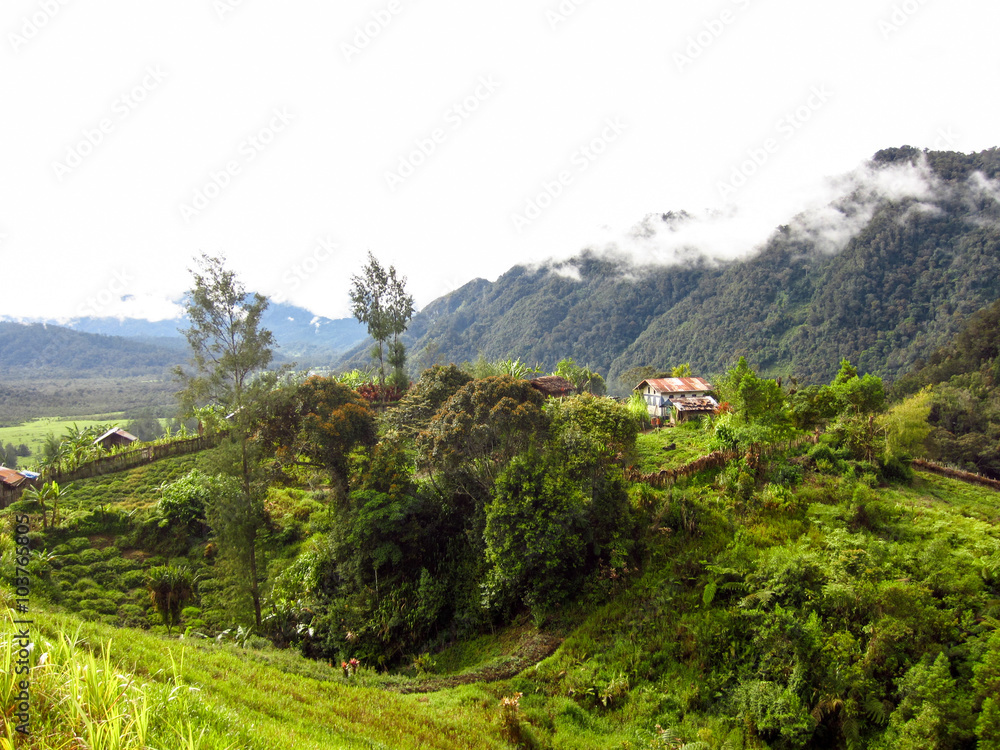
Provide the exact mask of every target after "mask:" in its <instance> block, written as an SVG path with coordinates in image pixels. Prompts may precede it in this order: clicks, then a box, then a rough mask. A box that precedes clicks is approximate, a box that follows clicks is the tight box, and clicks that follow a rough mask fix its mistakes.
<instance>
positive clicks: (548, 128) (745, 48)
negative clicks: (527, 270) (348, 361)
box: [0, 0, 1000, 320]
mask: <svg viewBox="0 0 1000 750" xmlns="http://www.w3.org/2000/svg"><path fill="white" fill-rule="evenodd" d="M998 22H1000V4H998V3H996V2H995V0H989V1H986V0H949V2H947V3H946V2H944V0H905V2H900V1H898V0H840V1H839V2H837V3H817V2H803V0H796V1H795V2H793V1H792V0H719V1H717V2H705V1H704V0H700V1H698V2H695V1H694V0H632V1H631V2H629V1H625V2H621V1H619V2H611V0H507V1H506V2H504V3H479V2H470V1H469V0H464V2H459V1H458V0H375V1H374V2H367V1H366V2H361V1H354V0H342V1H341V2H336V3H331V2H320V1H319V0H300V1H299V2H282V3H279V2H276V1H275V0H173V1H172V2H170V3H159V2H148V1H147V2H138V1H137V0H102V2H90V3H85V2H81V1H80V0H5V2H4V3H3V6H2V8H0V32H2V36H0V101H2V102H3V105H4V114H3V116H2V117H0V175H2V177H0V261H2V267H3V269H4V271H5V274H4V276H5V282H6V283H4V284H3V288H2V291H0V316H8V317H13V318H37V317H41V318H49V319H68V318H71V317H77V316H84V315H89V316H99V317H104V316H127V317H146V318H150V319H154V320H155V319H164V318H171V317H175V316H177V315H179V314H180V313H181V308H180V306H179V304H178V301H179V300H180V299H181V295H182V294H183V292H184V291H185V290H186V289H187V288H189V287H190V285H191V274H190V269H191V268H192V267H193V266H194V259H195V258H196V257H197V256H198V255H199V254H201V253H207V254H210V255H219V254H221V255H224V256H225V257H226V259H227V264H228V266H229V267H231V268H232V269H233V270H235V271H236V272H237V274H238V275H239V277H240V279H241V280H242V281H243V283H244V284H245V285H246V286H247V287H248V288H249V289H253V290H258V291H260V292H261V293H263V294H266V295H268V296H269V297H271V298H272V299H275V300H278V301H287V302H291V303H293V304H297V305H301V306H303V307H306V308H308V309H310V310H312V311H313V312H314V313H317V314H320V315H324V316H328V317H333V318H337V317H348V316H349V315H350V310H349V304H350V303H349V298H348V290H349V287H350V278H351V276H352V275H353V274H357V273H359V272H360V271H361V268H362V266H363V265H364V263H365V259H366V254H367V253H368V252H371V253H372V254H373V255H374V256H375V257H376V258H378V259H379V261H380V262H382V263H383V264H385V265H389V264H391V265H394V266H395V267H396V269H397V272H398V273H399V274H401V275H403V276H406V277H407V279H408V289H409V290H410V292H411V293H412V294H413V295H414V296H415V298H416V302H417V305H418V307H420V306H423V305H426V304H427V303H428V302H430V301H432V300H434V299H435V298H437V297H439V296H441V295H443V294H446V293H448V292H450V291H453V290H454V289H456V288H458V287H460V286H461V285H462V284H464V283H466V282H467V281H469V280H471V279H473V278H477V277H482V278H487V279H495V278H496V277H497V276H498V275H500V274H502V273H503V272H504V271H506V270H507V269H508V268H510V267H511V266H512V265H514V264H516V263H534V262H540V261H543V260H545V259H547V258H566V257H570V256H572V255H573V254H575V253H578V252H579V251H580V250H581V249H583V248H585V247H598V248H600V247H607V246H609V245H611V244H617V245H618V246H622V247H630V246H628V243H627V241H626V240H625V239H624V238H626V237H628V236H629V234H630V232H631V230H632V229H633V228H634V227H636V226H637V225H639V224H640V223H641V222H642V221H643V219H644V217H646V216H648V215H650V214H659V213H662V212H667V211H680V210H687V211H689V212H692V213H694V214H695V215H696V216H699V217H713V218H712V221H710V222H707V223H705V224H703V225H702V226H703V228H704V231H702V232H701V233H700V234H699V233H695V234H693V235H692V237H694V239H693V240H692V241H696V242H697V243H699V246H700V249H702V250H704V251H705V252H707V253H709V254H715V255H718V256H725V257H737V256H739V255H742V254H745V253H747V252H751V251H752V249H753V248H754V247H755V246H757V245H759V244H760V243H762V242H763V241H764V240H765V239H766V238H767V235H768V234H769V232H770V231H771V230H772V229H773V228H774V227H776V226H777V225H778V224H781V223H786V222H787V221H788V220H789V219H790V218H791V217H792V216H793V215H794V214H795V213H797V212H799V211H801V210H803V209H805V208H808V207H810V206H819V205H822V204H823V203H824V201H827V200H829V199H830V197H831V196H832V195H833V194H834V193H835V191H836V189H837V187H836V186H837V185H838V184H840V185H842V184H843V180H840V181H839V182H838V181H831V179H830V178H832V177H836V176H838V175H844V174H846V173H849V172H851V171H852V170H856V169H857V168H858V167H859V166H860V165H862V164H863V163H864V162H865V161H866V160H867V159H869V158H870V157H871V156H872V155H873V154H874V153H875V152H876V151H878V150H879V149H882V148H886V147H892V146H901V145H904V144H908V145H912V146H916V147H919V148H930V149H943V150H956V151H962V152H971V151H980V150H983V149H987V148H991V147H994V146H997V145H1000V143H998V141H1000V138H998V137H997V134H996V133H997V127H996V126H997V122H998V114H1000V97H998V96H997V92H996V83H995V81H996V80H997V79H998V75H997V74H998V72H1000V47H998V46H997V45H996V43H995V32H996V29H997V28H998V27H1000V23H998ZM633 252H635V253H636V254H638V255H639V256H645V257H639V258H638V259H639V260H640V261H642V260H647V261H648V260H650V259H652V260H654V261H657V262H669V259H668V258H667V255H669V254H660V253H657V252H655V250H653V251H651V250H650V248H649V247H648V246H644V245H637V246H635V248H634V250H633Z"/></svg>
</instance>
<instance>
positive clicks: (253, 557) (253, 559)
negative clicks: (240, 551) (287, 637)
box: [240, 435, 261, 631]
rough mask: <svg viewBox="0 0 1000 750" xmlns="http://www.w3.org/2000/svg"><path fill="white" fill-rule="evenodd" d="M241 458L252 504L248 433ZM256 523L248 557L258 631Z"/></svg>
mask: <svg viewBox="0 0 1000 750" xmlns="http://www.w3.org/2000/svg"><path fill="white" fill-rule="evenodd" d="M240 458H241V460H242V463H243V466H242V468H243V494H244V496H245V497H246V502H247V503H248V504H250V505H252V504H253V497H252V495H251V494H250V493H251V491H252V490H251V486H250V457H249V456H248V455H247V437H246V435H241V436H240ZM252 523H253V524H254V525H253V527H252V528H251V530H250V534H249V537H250V538H249V542H250V543H249V549H248V550H247V559H248V561H249V563H250V596H251V597H252V598H253V614H254V622H256V624H257V629H258V631H259V630H260V625H261V618H260V584H259V582H258V580H257V526H256V519H254V520H253V521H252Z"/></svg>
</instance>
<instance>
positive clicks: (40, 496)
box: [23, 481, 65, 529]
mask: <svg viewBox="0 0 1000 750" xmlns="http://www.w3.org/2000/svg"><path fill="white" fill-rule="evenodd" d="M64 490H65V488H63V487H60V486H59V483H58V482H55V481H53V482H46V483H45V484H43V485H42V486H41V487H29V488H28V489H26V490H25V491H24V495H23V497H24V499H25V500H27V501H28V502H29V503H31V504H32V505H33V506H34V507H35V508H37V509H38V510H40V511H41V513H42V528H43V529H44V528H47V524H46V518H47V516H48V515H49V514H50V513H51V517H50V518H49V519H48V520H49V521H50V522H51V523H52V528H56V527H57V526H58V525H59V501H60V500H61V499H62V498H63V492H64ZM33 509H34V508H30V510H33Z"/></svg>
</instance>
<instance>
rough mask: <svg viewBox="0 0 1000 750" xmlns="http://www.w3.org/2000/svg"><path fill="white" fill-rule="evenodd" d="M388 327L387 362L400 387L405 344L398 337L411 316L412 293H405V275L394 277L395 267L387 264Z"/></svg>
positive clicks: (403, 381) (403, 383) (403, 378)
mask: <svg viewBox="0 0 1000 750" xmlns="http://www.w3.org/2000/svg"><path fill="white" fill-rule="evenodd" d="M388 299H389V304H388V313H389V329H390V331H391V333H392V343H391V344H390V345H389V364H390V365H391V366H392V368H393V379H394V380H395V383H396V385H398V386H399V387H400V388H405V387H406V385H407V377H406V369H405V368H406V346H405V345H404V344H403V342H402V339H401V338H400V337H401V336H402V335H403V333H405V332H406V327H407V326H408V325H409V323H410V318H412V317H413V312H414V309H415V308H414V306H413V295H412V294H407V293H406V277H405V276H403V277H401V278H397V277H396V268H395V267H394V266H389V298H388Z"/></svg>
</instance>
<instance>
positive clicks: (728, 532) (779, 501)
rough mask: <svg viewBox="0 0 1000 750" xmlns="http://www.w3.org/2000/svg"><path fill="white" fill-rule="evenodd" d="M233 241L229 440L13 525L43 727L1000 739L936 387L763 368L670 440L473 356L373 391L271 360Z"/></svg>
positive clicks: (597, 744) (999, 607)
mask: <svg viewBox="0 0 1000 750" xmlns="http://www.w3.org/2000/svg"><path fill="white" fill-rule="evenodd" d="M203 261H204V262H203V269H204V274H203V275H199V276H197V277H196V289H195V293H194V294H193V295H192V300H193V301H192V305H196V306H198V309H195V310H192V311H191V315H190V319H191V321H192V328H191V329H190V330H189V331H188V332H187V334H188V338H189V339H190V340H191V342H192V348H193V351H194V352H195V354H196V356H195V360H194V363H193V365H194V367H193V369H192V371H191V372H188V373H185V374H184V377H185V382H186V388H185V392H184V400H185V403H187V404H188V405H189V406H190V408H191V410H192V413H196V414H199V415H201V416H203V417H205V418H208V417H209V416H211V415H213V414H214V415H218V414H229V415H230V416H229V417H228V419H227V423H228V425H229V430H228V435H227V437H226V438H225V439H223V440H222V441H221V443H220V445H219V446H218V447H216V448H213V449H212V450H211V451H205V452H204V453H201V454H198V455H192V456H183V457H177V458H173V459H166V460H162V461H158V462H156V463H153V464H150V465H148V466H145V467H142V468H141V469H133V470H132V471H129V472H122V473H119V474H114V475H110V476H104V477H95V478H93V479H90V480H86V481H81V482H79V483H74V484H72V485H69V486H60V487H47V488H43V490H45V492H42V491H39V492H38V493H35V494H33V495H30V496H25V497H24V499H23V500H21V501H20V502H18V503H16V504H14V505H13V506H11V508H9V509H8V510H7V511H6V512H5V513H4V514H3V518H4V519H5V522H6V523H7V524H8V529H7V531H6V533H4V534H3V535H2V536H0V576H2V577H3V578H4V579H5V580H11V579H16V578H17V576H16V575H15V573H17V565H25V563H23V562H20V563H19V562H18V557H21V558H22V559H23V557H24V552H23V548H24V546H25V544H26V543H28V544H30V546H31V548H32V549H33V550H34V553H33V556H32V560H31V561H30V562H28V563H27V564H26V567H27V569H28V573H29V575H30V578H31V598H30V609H29V611H30V612H31V614H32V616H33V618H34V619H35V621H36V623H37V624H36V627H37V633H36V641H35V642H36V643H37V644H39V645H38V646H37V647H36V648H35V649H34V650H33V651H32V654H33V655H31V656H30V658H31V659H34V660H35V661H34V665H35V670H34V672H33V674H34V675H36V676H37V685H38V692H37V696H38V698H37V705H38V706H40V707H41V708H44V709H45V713H44V716H45V718H44V720H39V722H38V724H37V725H36V726H37V728H38V729H39V733H40V736H39V738H38V739H37V741H36V743H35V746H38V747H59V746H62V745H66V743H67V742H68V741H70V738H71V737H73V736H79V737H80V738H81V739H80V741H79V742H80V743H83V744H87V745H89V746H91V747H94V748H105V747H157V748H158V747H167V746H170V747H177V746H182V747H183V746H185V745H186V746H189V747H199V746H200V747H230V746H234V747H248V748H254V747H286V746H287V747H291V746H295V747H331V746H335V747H394V748H395V747H403V748H405V747H527V748H574V749H576V748H584V749H587V748H594V749H595V750H596V749H597V748H602V749H603V748H609V749H610V748H632V749H633V750H639V749H640V748H641V749H643V750H645V749H646V748H649V749H652V748H681V747H687V748H698V749H699V750H700V749H702V748H709V749H713V750H714V749H715V748H719V749H720V750H721V749H722V748H731V749H733V750H741V749H750V748H754V749H756V748H804V747H830V748H839V747H848V748H854V747H872V748H904V749H905V748H914V749H915V748H965V747H970V748H971V747H979V748H995V747H1000V703H998V700H997V698H996V696H997V695H998V694H1000V527H998V522H1000V504H998V502H997V498H998V497H1000V496H998V494H997V493H996V492H994V491H993V490H990V489H986V488H984V487H977V486H971V485H963V484H959V483H957V482H955V481H954V480H950V479H943V478H941V477H937V476H929V475H920V474H915V473H914V472H913V470H912V468H911V466H910V459H911V455H912V454H913V452H914V451H916V450H919V449H921V448H922V446H924V444H925V443H926V440H927V437H928V435H929V434H930V432H931V430H932V427H931V425H929V424H928V419H929V416H930V415H931V413H932V406H933V404H932V393H931V392H928V391H917V392H915V393H913V394H912V395H910V396H909V397H908V398H906V399H903V400H901V401H898V402H896V403H890V402H889V400H888V398H887V392H886V388H885V386H884V383H883V381H882V379H881V378H879V377H877V376H875V375H873V374H870V373H863V372H859V370H858V369H857V368H856V367H854V366H853V365H852V364H851V363H850V362H848V361H846V360H844V361H842V362H841V363H840V368H839V370H838V371H836V373H835V374H833V376H832V379H831V380H830V381H829V383H827V384H823V385H819V384H813V385H809V386H807V387H800V386H799V384H798V383H797V382H795V381H794V380H791V379H786V380H785V381H784V382H779V381H778V380H772V379H769V378H766V377H763V376H761V375H760V374H759V373H758V372H757V371H756V370H755V369H754V368H753V367H752V366H751V365H750V364H749V363H748V361H747V359H746V358H743V357H740V358H739V359H738V361H737V362H736V363H735V366H734V367H732V368H731V369H730V370H729V371H728V372H726V373H724V374H723V375H722V376H721V377H719V378H718V379H717V395H718V397H719V401H720V403H721V406H720V408H719V410H718V413H716V414H713V415H712V416H711V417H706V418H704V419H702V420H701V421H700V422H693V423H690V424H685V425H683V426H681V427H674V428H670V429H663V430H660V431H659V432H645V433H643V434H640V432H641V431H642V429H643V420H641V419H640V418H639V417H638V415H637V414H636V410H635V409H633V408H632V407H631V406H630V405H628V404H623V403H619V402H617V401H614V400H612V399H608V398H604V397H600V396H595V395H593V394H592V393H588V392H583V393H579V394H577V395H574V396H570V397H566V398H562V399H547V398H545V397H544V396H543V395H542V394H541V393H540V392H539V391H538V390H536V389H535V388H533V387H532V386H531V385H530V384H529V382H528V381H526V380H523V379H521V378H518V377H514V376H512V375H511V374H502V375H495V374H490V375H487V376H485V377H475V376H474V375H473V374H470V373H468V372H463V371H462V370H461V369H459V368H457V367H454V366H435V367H433V368H431V369H429V370H427V371H425V372H424V373H423V374H422V375H421V377H420V379H419V380H418V381H417V382H416V383H415V384H414V385H413V387H412V388H411V389H410V390H409V391H408V392H407V393H406V394H405V395H404V396H403V397H402V398H401V399H400V400H399V402H398V403H397V404H395V405H393V406H387V405H385V404H382V403H378V404H377V406H378V407H379V408H376V406H373V405H372V404H371V403H370V402H369V400H367V399H365V398H364V397H362V396H361V395H359V394H358V393H357V392H355V391H353V390H351V388H350V387H349V386H348V385H346V384H345V383H344V382H341V381H339V380H336V379H332V378H324V377H319V376H313V377H310V378H299V377H295V376H291V375H287V374H282V373H276V372H273V371H267V370H266V368H267V366H268V364H269V363H270V361H271V351H270V345H271V339H270V334H269V333H268V332H267V331H266V330H262V329H261V328H260V327H259V320H260V316H261V314H262V312H263V310H264V309H265V308H266V305H267V302H266V300H264V299H263V298H261V297H259V296H251V295H247V294H246V293H245V291H243V289H242V288H241V287H240V286H239V284H238V283H237V282H236V280H235V277H234V276H233V275H232V274H230V273H228V272H226V271H225V269H224V267H223V266H222V264H221V261H219V260H218V259H210V258H205V259H203ZM505 362H506V364H508V365H509V366H510V367H511V368H514V367H515V366H519V364H520V363H519V360H509V359H508V360H505ZM561 369H562V370H563V371H564V372H566V373H567V374H570V375H579V376H580V378H579V380H580V382H579V383H578V384H577V387H578V388H580V389H581V390H586V388H587V384H588V383H589V384H590V385H591V386H592V385H593V383H594V381H593V378H591V377H590V374H589V373H585V372H584V370H586V369H587V368H576V367H575V366H574V365H573V363H572V361H571V360H568V359H564V360H563V362H562V363H561ZM376 401H378V400H376ZM709 452H712V455H711V456H708V457H706V454H708V453H709ZM628 477H631V478H632V479H631V480H630V479H628ZM643 477H645V479H643ZM57 496H58V498H57ZM57 499H58V503H57ZM57 505H58V511H57V510H56V506H57ZM26 518H27V519H28V521H29V522H30V527H31V528H30V531H29V532H28V533H24V531H23V525H24V524H25V522H26ZM15 523H17V524H21V526H22V528H21V529H20V530H18V531H16V532H15ZM18 575H20V576H21V577H22V578H23V571H21V572H20V573H18ZM17 585H22V584H21V583H18V584H17ZM2 596H3V597H4V601H5V604H6V605H7V607H8V608H11V607H12V606H13V604H14V597H13V595H11V594H10V593H4V594H3V595H2ZM60 612H62V613H66V612H68V613H71V614H69V615H67V614H60ZM77 618H82V619H83V620H85V621H87V623H88V624H87V625H85V626H81V625H78V619H77ZM120 626H130V627H129V628H123V629H120V630H114V631H112V630H110V628H113V627H120ZM78 628H81V629H80V630H79V631H78ZM112 632H113V633H115V634H116V637H115V639H114V644H113V645H108V635H109V634H110V633H112ZM80 634H82V635H83V636H84V638H85V640H83V641H81V639H80ZM67 635H68V636H69V637H68V639H67ZM16 643H17V641H16V640H13V639H11V640H9V641H8V642H6V643H5V647H6V648H7V649H8V651H7V656H6V658H7V660H8V666H9V664H10V662H11V660H12V659H13V658H14V654H15V650H14V645H15V644H16ZM2 653H3V652H2V650H0V656H2ZM18 653H19V652H18ZM43 655H44V656H43ZM8 671H9V670H8ZM109 673H114V674H116V675H119V674H120V675H122V676H121V677H116V679H115V680H113V681H109V680H108V679H107V675H108V674H109ZM102 675H103V676H102ZM81 686H83V687H81ZM14 687H15V683H14V682H13V681H12V679H11V678H10V677H8V678H7V682H6V683H5V690H6V691H7V692H6V695H7V696H8V697H10V696H11V695H12V692H14ZM188 687H192V688H196V689H197V691H198V692H197V693H195V692H192V691H191V690H187V688H188ZM172 695H173V696H179V697H177V702H176V703H174V704H172V705H168V704H169V701H170V697H171V696H172ZM180 696H182V697H180ZM5 728H6V731H7V734H8V737H7V741H8V742H9V741H10V740H11V738H12V737H13V731H14V730H13V729H12V725H11V723H10V716H9V715H5ZM98 735H101V736H102V737H104V738H103V739H94V738H95V737H97V736H98ZM3 741H4V740H3V738H0V743H2V742H3ZM115 743H117V744H115ZM11 744H12V743H11Z"/></svg>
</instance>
